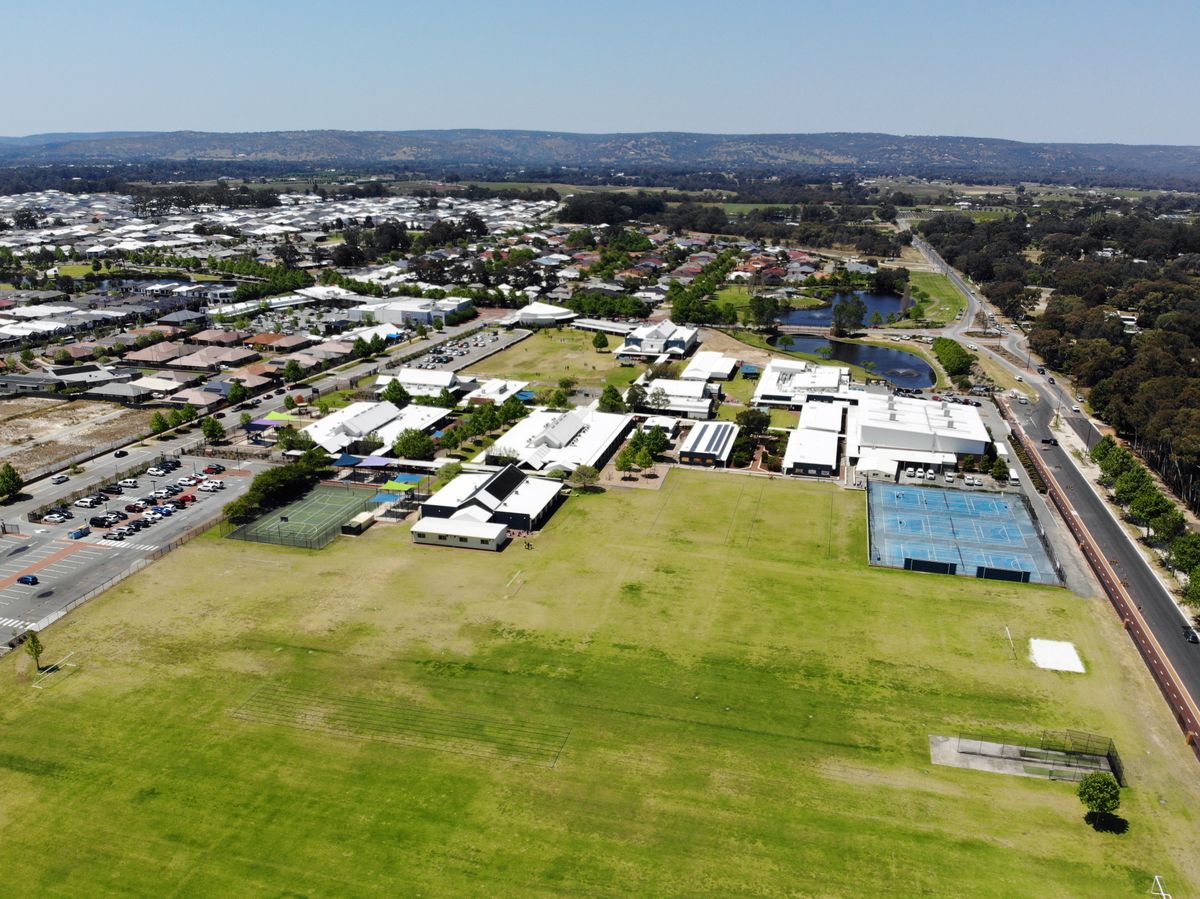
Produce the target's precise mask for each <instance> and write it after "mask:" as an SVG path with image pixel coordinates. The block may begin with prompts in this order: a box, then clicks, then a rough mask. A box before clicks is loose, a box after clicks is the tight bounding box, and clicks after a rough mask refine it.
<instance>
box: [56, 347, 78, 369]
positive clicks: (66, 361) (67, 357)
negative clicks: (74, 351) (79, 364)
mask: <svg viewBox="0 0 1200 899" xmlns="http://www.w3.org/2000/svg"><path fill="white" fill-rule="evenodd" d="M74 361H75V360H74V359H73V358H72V357H71V354H70V353H68V352H67V351H66V350H65V349H61V350H59V351H58V352H57V353H55V354H54V364H55V365H70V364H71V363H73V362H74Z"/></svg>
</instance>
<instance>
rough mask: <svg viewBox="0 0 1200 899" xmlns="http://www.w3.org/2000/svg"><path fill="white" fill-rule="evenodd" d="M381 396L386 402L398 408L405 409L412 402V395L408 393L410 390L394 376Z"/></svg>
mask: <svg viewBox="0 0 1200 899" xmlns="http://www.w3.org/2000/svg"><path fill="white" fill-rule="evenodd" d="M379 398H380V399H381V400H383V401H384V402H385V403H391V404H392V405H393V406H395V407H396V408H397V409H403V408H404V407H405V406H407V405H408V404H409V403H410V402H412V397H411V396H409V395H408V391H407V390H405V389H404V385H403V384H401V383H400V382H399V381H397V380H395V379H394V378H393V379H392V380H391V381H388V382H387V384H386V385H385V386H384V388H383V391H382V392H381V393H380V394H379Z"/></svg>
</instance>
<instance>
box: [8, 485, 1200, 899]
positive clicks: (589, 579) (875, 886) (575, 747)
mask: <svg viewBox="0 0 1200 899" xmlns="http://www.w3.org/2000/svg"><path fill="white" fill-rule="evenodd" d="M864 502H865V500H864V496H863V494H861V493H857V492H843V491H839V490H838V489H836V488H834V487H832V486H829V485H824V484H820V485H817V484H808V483H800V482H795V481H784V480H767V479H765V478H749V477H745V476H736V475H722V474H719V473H715V472H690V471H681V470H674V471H672V472H671V473H670V474H669V476H668V479H667V482H666V483H665V484H664V486H663V488H662V489H661V490H657V491H650V490H646V491H641V490H629V491H625V490H611V491H609V492H607V493H602V494H592V495H587V496H577V497H574V498H572V499H570V500H568V501H567V503H566V504H565V505H564V506H563V508H561V509H560V510H559V511H558V512H557V513H556V515H555V517H554V519H553V520H552V522H551V523H550V525H549V527H548V528H547V529H546V530H545V531H544V532H543V533H542V534H541V535H539V536H538V537H536V538H534V546H535V548H534V550H533V551H527V550H524V549H522V548H521V545H520V544H519V543H518V544H515V545H513V546H512V547H510V548H509V549H508V550H506V551H505V552H504V553H503V554H501V555H494V554H492V553H482V552H471V551H467V550H463V551H458V552H456V551H454V550H452V549H443V548H431V547H417V546H413V545H412V544H411V543H410V542H409V538H408V533H407V529H406V528H404V527H392V528H389V527H387V526H383V525H380V526H377V527H376V528H374V529H372V530H371V531H369V532H367V534H366V535H365V536H363V537H361V538H356V539H351V538H339V539H338V540H336V541H335V542H334V543H333V544H331V545H330V546H329V547H328V548H327V549H325V550H323V551H317V552H313V551H305V550H296V549H288V548H281V547H272V546H263V545H257V544H245V543H240V542H237V541H231V540H221V539H218V538H216V537H215V536H205V537H202V538H199V539H197V540H195V541H193V542H192V543H190V544H188V545H187V546H185V547H183V548H181V549H180V550H178V551H176V552H174V553H172V554H171V555H170V556H169V557H167V558H166V559H164V560H163V561H162V562H160V563H157V564H155V565H154V566H153V567H152V568H150V569H148V570H147V571H144V572H142V573H140V574H138V575H136V576H134V577H133V578H131V579H129V580H127V581H125V582H124V583H123V584H122V585H120V586H119V587H117V588H116V589H114V590H112V591H110V592H109V593H108V594H106V595H105V596H103V597H100V598H99V599H97V600H95V601H93V602H92V603H91V604H89V605H87V606H85V607H83V608H82V609H81V610H79V611H77V612H75V613H73V614H72V615H71V616H70V617H68V618H67V619H66V620H64V621H63V622H62V623H61V624H60V625H58V626H56V627H54V628H52V629H51V630H49V631H47V632H46V634H44V635H43V640H44V642H45V644H46V645H47V647H48V649H47V656H46V658H45V659H44V660H45V661H53V660H56V659H58V658H59V657H61V656H62V655H64V654H65V653H67V652H74V653H75V655H74V656H73V657H72V661H74V662H78V663H79V667H78V668H77V669H69V670H67V671H64V672H62V673H60V674H57V675H54V676H53V677H52V678H51V679H49V680H48V681H47V682H46V684H45V685H44V686H45V689H32V688H31V680H32V673H31V671H30V667H31V663H30V660H29V659H28V657H27V656H26V655H25V654H24V653H18V654H14V655H12V656H9V657H8V658H6V659H4V660H3V661H0V710H2V711H0V722H2V726H0V797H3V798H2V799H0V841H2V843H3V845H4V847H5V865H6V874H5V877H6V881H7V882H8V883H9V884H16V885H19V889H20V892H21V893H22V894H24V895H37V896H42V897H50V896H89V897H98V896H128V895H154V896H162V895H187V896H222V897H224V896H231V895H256V896H259V895H282V894H293V895H294V894H303V895H307V896H396V895H412V894H422V895H442V896H465V895H511V896H531V895H534V896H551V895H563V894H574V895H580V894H587V895H639V896H664V895H680V896H695V895H784V894H787V895H822V896H854V895H888V896H908V895H916V894H923V895H953V896H971V897H1012V896H1035V895H1055V896H1060V895H1061V896H1068V895H1069V896H1088V897H1096V896H1130V895H1141V894H1145V893H1146V891H1147V890H1148V888H1149V885H1150V882H1151V878H1152V876H1153V875H1154V874H1161V875H1163V876H1164V877H1165V878H1166V880H1167V883H1168V885H1169V887H1170V888H1171V889H1172V890H1173V892H1174V893H1175V895H1177V896H1185V895H1192V894H1194V893H1195V892H1196V890H1197V889H1200V875H1198V869H1200V863H1198V862H1197V856H1196V853H1195V845H1194V842H1195V840H1194V838H1195V834H1196V833H1197V830H1198V824H1197V816H1196V809H1197V808H1198V807H1200V802H1198V800H1200V789H1198V787H1197V778H1196V763H1195V759H1194V758H1192V757H1191V756H1190V754H1189V752H1188V751H1187V749H1186V748H1185V747H1184V745H1183V741H1182V739H1181V738H1180V735H1179V733H1178V731H1177V730H1176V728H1175V726H1174V723H1173V722H1172V721H1171V720H1170V718H1169V716H1168V715H1167V713H1166V711H1165V707H1164V704H1163V702H1162V700H1161V699H1160V697H1159V696H1158V695H1157V693H1156V692H1155V691H1154V689H1153V688H1152V687H1151V686H1150V682H1149V678H1148V677H1147V675H1146V673H1145V671H1144V670H1143V668H1142V666H1141V663H1140V662H1139V661H1138V660H1137V659H1136V657H1135V654H1134V651H1133V649H1132V648H1131V647H1130V645H1129V643H1128V641H1127V639H1126V638H1125V637H1124V636H1123V634H1122V633H1121V631H1120V629H1119V627H1118V626H1117V623H1116V621H1115V619H1114V616H1113V615H1112V613H1111V612H1110V610H1109V609H1108V608H1107V607H1106V606H1105V605H1104V604H1103V602H1102V601H1101V600H1099V599H1096V600H1081V599H1079V598H1078V597H1076V596H1075V595H1073V594H1071V593H1068V592H1066V591H1063V590H1056V589H1051V588H1031V587H1027V586H1025V587H1022V586H1019V585H1006V584H1000V583H997V582H974V581H969V580H966V579H963V578H940V577H937V576H935V575H921V574H908V573H904V572H897V571H892V570H878V569H869V568H867V567H866V565H865V563H864V559H865V556H866V546H865V541H866V535H865V527H866V525H865V509H864ZM1006 625H1008V626H1009V627H1010V628H1011V629H1012V633H1013V637H1014V639H1015V640H1016V642H1017V648H1018V654H1017V656H1018V657H1017V659H1016V660H1014V658H1013V655H1012V653H1011V652H1010V648H1009V643H1008V641H1007V640H1006V638H1005V633H1004V628H1005V626H1006ZM1035 636H1036V637H1042V638H1046V639H1055V640H1070V641H1072V642H1074V643H1075V645H1076V646H1077V647H1078V649H1079V652H1080V654H1081V656H1082V657H1083V659H1084V662H1085V664H1086V665H1087V668H1088V671H1089V673H1087V674H1084V675H1077V674H1076V675H1071V674H1062V673H1055V672H1051V671H1044V670H1041V669H1038V668H1035V667H1034V666H1033V665H1032V664H1030V663H1029V662H1028V661H1027V659H1026V657H1025V656H1026V649H1025V647H1026V641H1027V640H1028V638H1030V637H1035ZM1062 727H1074V728H1080V729H1085V730H1089V731H1093V732H1096V733H1101V734H1106V735H1110V736H1112V737H1113V738H1115V739H1116V741H1117V744H1118V746H1119V748H1120V751H1121V753H1122V755H1123V757H1124V759H1125V762H1126V768H1127V770H1128V774H1129V778H1130V781H1131V784H1132V786H1131V788H1130V789H1128V790H1125V791H1123V799H1124V803H1123V805H1122V808H1121V812H1122V813H1123V814H1124V815H1125V817H1127V818H1128V819H1129V821H1130V829H1129V832H1128V833H1126V834H1125V835H1123V836H1115V835H1111V834H1101V833H1096V832H1095V831H1093V830H1092V829H1091V828H1089V827H1088V826H1087V825H1086V824H1085V823H1084V822H1083V820H1082V817H1083V809H1082V808H1081V806H1080V804H1079V802H1078V800H1077V799H1076V798H1075V796H1074V790H1073V787H1072V785H1070V784H1064V783H1054V782H1049V781H1042V780H1035V779H1029V778H1016V777H1011V778H1010V777H1004V776H1001V775H995V774H988V773H981V772H975V771H967V770H960V769H954V768H943V767H935V766H932V765H931V764H930V760H929V735H930V734H931V733H934V734H956V733H958V732H959V731H960V730H975V731H983V732H985V733H988V734H995V735H997V736H1004V735H1009V736H1014V737H1024V738H1036V737H1037V736H1038V735H1040V733H1041V730H1042V729H1043V728H1062Z"/></svg>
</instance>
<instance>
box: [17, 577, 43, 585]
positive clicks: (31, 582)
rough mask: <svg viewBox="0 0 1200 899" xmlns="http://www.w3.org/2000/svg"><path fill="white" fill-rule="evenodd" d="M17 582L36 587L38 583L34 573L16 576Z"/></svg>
mask: <svg viewBox="0 0 1200 899" xmlns="http://www.w3.org/2000/svg"><path fill="white" fill-rule="evenodd" d="M17 583H18V584H24V585H25V586H26V587H36V586H37V585H38V583H39V581H38V579H37V575H36V574H23V575H21V576H20V577H19V578H17Z"/></svg>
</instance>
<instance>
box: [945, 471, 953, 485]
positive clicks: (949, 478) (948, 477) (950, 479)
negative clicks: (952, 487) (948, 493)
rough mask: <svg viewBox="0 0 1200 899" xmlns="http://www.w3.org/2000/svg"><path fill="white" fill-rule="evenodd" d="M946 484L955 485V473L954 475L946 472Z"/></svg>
mask: <svg viewBox="0 0 1200 899" xmlns="http://www.w3.org/2000/svg"><path fill="white" fill-rule="evenodd" d="M946 483H947V484H953V483H954V473H953V472H949V471H948V472H946Z"/></svg>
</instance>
